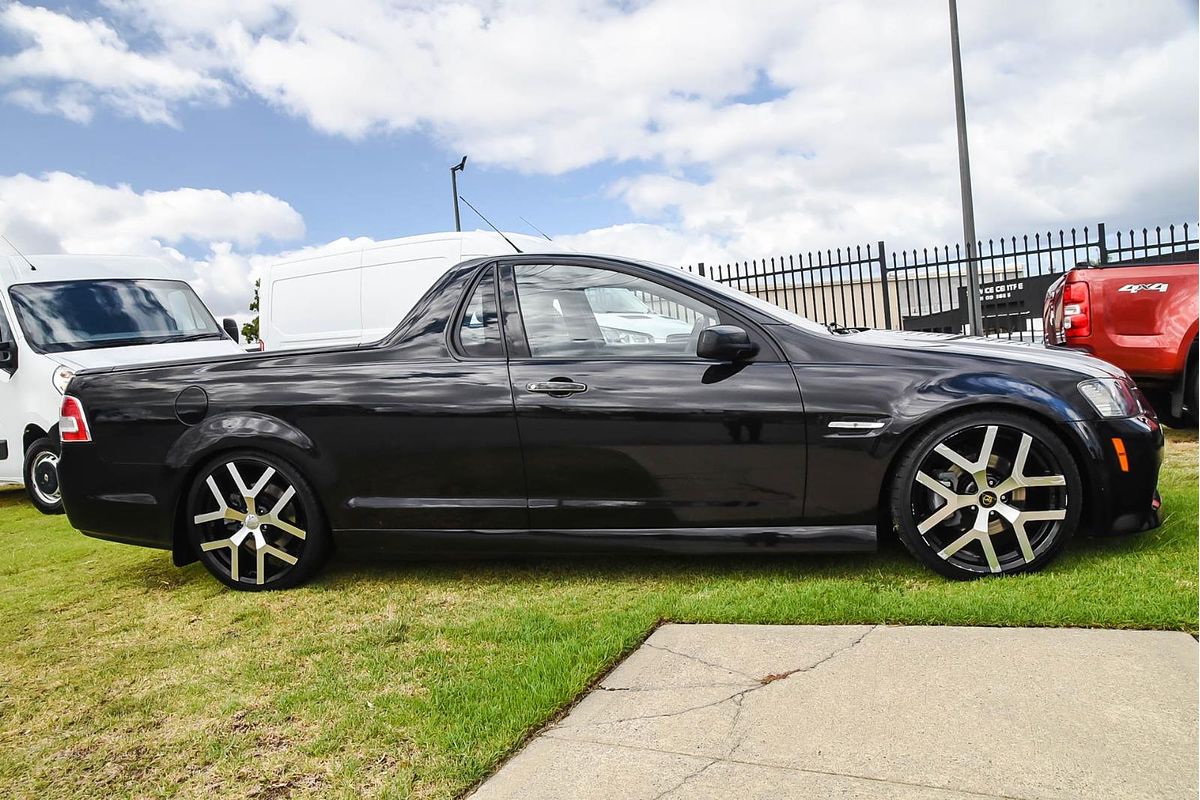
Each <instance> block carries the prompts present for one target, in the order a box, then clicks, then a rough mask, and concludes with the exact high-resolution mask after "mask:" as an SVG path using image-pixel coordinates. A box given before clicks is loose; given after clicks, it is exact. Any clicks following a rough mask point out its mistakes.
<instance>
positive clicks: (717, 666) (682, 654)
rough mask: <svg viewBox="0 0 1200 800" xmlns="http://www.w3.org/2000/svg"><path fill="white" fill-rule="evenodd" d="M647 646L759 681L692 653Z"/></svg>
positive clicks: (646, 644)
mask: <svg viewBox="0 0 1200 800" xmlns="http://www.w3.org/2000/svg"><path fill="white" fill-rule="evenodd" d="M645 646H646V647H649V648H650V649H652V650H659V651H661V652H664V653H670V654H671V655H675V656H679V657H680V658H686V659H689V660H691V661H695V662H696V663H697V664H703V665H704V666H706V667H712V668H713V669H719V670H721V671H722V672H730V673H732V674H734V675H741V676H742V677H743V678H745V679H746V680H749V681H753V680H757V678H755V677H754V676H753V675H750V674H749V673H746V672H742V671H741V670H736V669H733V668H731V667H726V666H725V665H723V664H717V663H716V662H713V661H705V660H704V659H703V658H700V656H696V655H692V654H691V653H681V652H680V651H678V650H672V649H671V648H669V647H664V646H663V645H661V644H651V643H650V642H646V643H645Z"/></svg>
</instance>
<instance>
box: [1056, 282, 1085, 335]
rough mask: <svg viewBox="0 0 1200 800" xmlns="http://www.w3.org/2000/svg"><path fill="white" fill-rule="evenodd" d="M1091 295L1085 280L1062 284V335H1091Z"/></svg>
mask: <svg viewBox="0 0 1200 800" xmlns="http://www.w3.org/2000/svg"><path fill="white" fill-rule="evenodd" d="M1090 300H1091V295H1090V292H1089V290H1088V285H1087V283H1086V282H1085V281H1073V282H1071V283H1068V284H1066V285H1065V286H1063V335H1064V336H1066V337H1067V338H1068V339H1081V338H1083V337H1084V336H1091V335H1092V316H1091V312H1092V310H1091V308H1090Z"/></svg>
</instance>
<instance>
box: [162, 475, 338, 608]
mask: <svg viewBox="0 0 1200 800" xmlns="http://www.w3.org/2000/svg"><path fill="white" fill-rule="evenodd" d="M186 513H187V527H188V534H189V538H190V540H191V543H192V547H193V548H194V549H195V551H196V555H197V557H198V558H199V559H200V562H201V563H202V564H204V566H205V568H206V569H208V571H209V572H211V573H212V574H213V576H214V577H216V578H217V580H219V581H221V583H224V584H225V585H226V586H229V587H230V588H233V589H239V590H242V591H261V590H264V589H286V588H288V587H291V586H295V585H297V584H299V583H303V582H304V581H305V580H307V579H308V578H310V577H311V576H312V575H313V574H314V573H315V572H316V571H317V569H318V568H319V567H320V566H321V564H322V562H323V561H324V560H325V557H326V555H327V554H328V552H329V531H328V529H327V528H326V526H325V520H324V516H323V515H322V513H321V507H320V504H319V503H318V501H317V497H316V494H315V493H314V492H313V490H312V488H311V487H310V486H309V485H308V482H307V481H306V480H304V477H303V476H302V475H301V474H300V473H299V472H298V471H297V470H296V469H295V468H294V467H292V466H291V465H290V464H288V463H286V462H285V461H283V460H281V459H278V458H276V457H274V456H271V455H267V454H265V453H255V452H240V453H231V454H226V455H222V456H220V457H218V458H216V459H214V460H212V461H210V462H208V463H207V464H205V465H204V466H203V467H202V468H201V469H200V471H199V472H198V473H197V474H196V478H195V480H194V481H193V482H192V486H191V490H190V491H189V493H188V498H187V507H186Z"/></svg>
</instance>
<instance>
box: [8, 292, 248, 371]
mask: <svg viewBox="0 0 1200 800" xmlns="http://www.w3.org/2000/svg"><path fill="white" fill-rule="evenodd" d="M8 294H9V297H11V298H12V304H13V309H14V310H15V311H16V314H17V322H18V324H20V326H21V330H22V331H24V332H25V339H26V340H27V341H28V342H29V344H30V346H31V347H33V349H35V350H37V351H38V352H40V353H61V352H65V351H69V350H91V349H94V348H98V347H125V346H128V345H139V344H158V343H160V342H182V341H194V340H200V339H224V338H225V334H224V332H223V331H222V330H221V329H220V328H219V327H217V323H216V321H215V320H213V318H212V315H211V314H210V313H208V309H207V308H205V307H204V304H203V303H201V302H200V298H198V297H196V293H195V292H193V291H192V287H190V286H188V285H187V284H186V283H184V282H183V281H169V280H149V279H147V280H140V279H138V280H96V281H60V282H54V283H26V284H21V285H19V286H13V287H12V288H11V289H9V290H8Z"/></svg>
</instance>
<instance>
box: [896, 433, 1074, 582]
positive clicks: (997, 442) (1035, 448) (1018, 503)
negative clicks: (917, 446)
mask: <svg viewBox="0 0 1200 800" xmlns="http://www.w3.org/2000/svg"><path fill="white" fill-rule="evenodd" d="M910 499H911V505H912V514H913V520H914V522H915V523H916V530H917V533H918V534H919V535H920V536H921V537H923V538H924V540H925V542H926V543H927V544H928V545H929V547H930V549H931V550H932V551H934V552H935V553H936V554H937V557H938V558H941V559H942V560H943V561H946V562H948V563H949V564H950V565H952V566H953V567H955V568H957V569H960V570H965V571H967V572H971V573H979V574H986V573H999V572H1007V571H1010V570H1014V569H1017V568H1020V567H1023V566H1026V565H1029V564H1031V563H1032V562H1033V561H1034V560H1035V559H1037V558H1038V557H1039V556H1040V555H1041V554H1042V553H1043V552H1044V551H1045V550H1046V549H1048V548H1049V547H1051V546H1052V544H1053V542H1054V540H1055V538H1056V535H1057V533H1058V530H1059V529H1060V527H1061V526H1062V525H1063V524H1064V520H1065V519H1066V518H1067V503H1068V500H1069V492H1068V485H1067V478H1066V474H1065V471H1064V470H1063V468H1062V466H1061V465H1060V464H1059V462H1058V459H1057V458H1056V457H1055V455H1054V453H1053V452H1052V451H1051V449H1050V448H1049V447H1048V446H1047V445H1046V444H1045V443H1044V442H1042V441H1041V440H1040V439H1038V438H1037V437H1035V436H1033V435H1031V434H1030V433H1028V432H1026V431H1023V430H1020V429H1018V428H1015V427H1012V426H1008V425H998V424H991V425H977V426H971V427H968V428H964V429H962V430H958V431H955V432H953V433H951V434H949V435H948V436H946V437H945V438H943V439H942V440H941V441H940V442H938V444H937V445H936V446H934V447H933V448H932V449H931V450H930V451H929V452H928V454H927V455H925V457H924V458H923V459H922V460H921V462H920V464H919V465H918V468H917V471H916V474H915V478H914V480H913V485H912V488H911V491H910Z"/></svg>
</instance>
